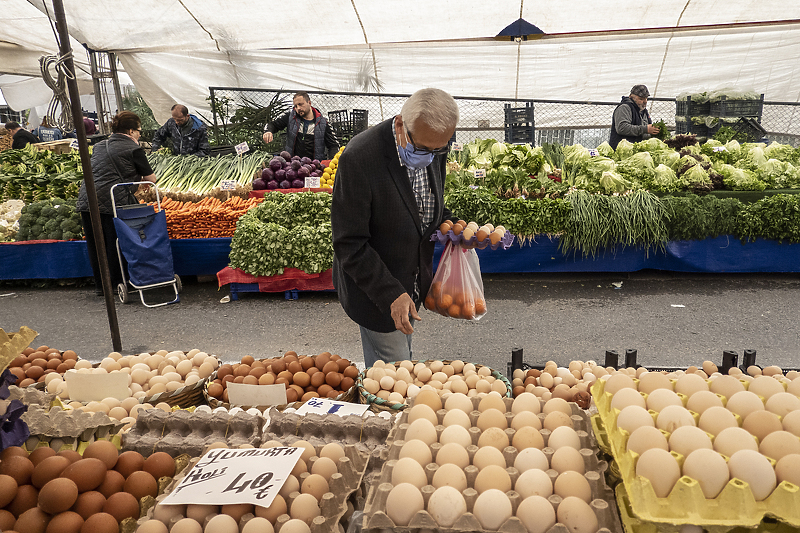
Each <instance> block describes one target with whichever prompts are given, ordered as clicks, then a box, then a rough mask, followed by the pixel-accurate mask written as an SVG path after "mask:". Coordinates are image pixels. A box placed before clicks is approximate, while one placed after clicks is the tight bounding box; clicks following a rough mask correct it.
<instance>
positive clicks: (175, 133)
mask: <svg viewBox="0 0 800 533" xmlns="http://www.w3.org/2000/svg"><path fill="white" fill-rule="evenodd" d="M167 137H169V138H170V139H171V140H172V153H174V154H175V155H197V156H201V157H205V156H207V155H208V154H209V153H210V152H211V148H210V146H209V145H208V132H207V131H206V125H205V124H203V123H202V122H201V121H200V119H199V118H197V117H196V116H194V115H190V114H189V108H187V107H186V106H185V105H181V104H175V105H174V106H172V118H171V119H169V120H168V121H166V122H165V123H164V125H163V126H161V127H160V128H158V130H157V131H156V133H155V135H153V142H152V143H151V144H150V150H151V151H153V152H155V151H156V150H158V149H159V148H161V146H162V145H163V144H164V143H165V142H166V140H167Z"/></svg>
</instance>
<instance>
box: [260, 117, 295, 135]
mask: <svg viewBox="0 0 800 533" xmlns="http://www.w3.org/2000/svg"><path fill="white" fill-rule="evenodd" d="M287 126H289V113H286V114H285V115H283V116H280V117H278V118H277V119H275V120H274V121H273V122H270V123H268V124H267V125H266V126H265V127H264V131H268V132H270V133H275V132H277V131H281V130H285V129H286V128H287Z"/></svg>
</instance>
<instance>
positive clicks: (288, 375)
mask: <svg viewBox="0 0 800 533" xmlns="http://www.w3.org/2000/svg"><path fill="white" fill-rule="evenodd" d="M292 376H293V374H292V373H291V372H289V371H288V370H284V371H283V372H281V373H279V374H278V379H285V380H286V381H287V383H291V382H292Z"/></svg>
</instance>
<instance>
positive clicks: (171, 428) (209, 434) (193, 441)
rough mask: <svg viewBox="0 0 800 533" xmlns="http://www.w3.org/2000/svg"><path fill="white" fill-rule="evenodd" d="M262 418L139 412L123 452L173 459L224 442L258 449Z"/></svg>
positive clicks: (180, 412) (126, 434) (177, 412)
mask: <svg viewBox="0 0 800 533" xmlns="http://www.w3.org/2000/svg"><path fill="white" fill-rule="evenodd" d="M261 425H262V422H261V417H260V416H254V415H251V414H248V413H246V412H243V411H241V412H237V413H236V414H233V415H231V414H229V413H227V412H216V413H207V412H194V413H192V412H189V411H186V410H182V409H181V410H177V411H173V412H170V413H167V412H165V411H162V410H161V409H148V410H146V411H140V412H139V417H138V418H137V419H136V424H134V426H133V427H132V428H131V430H130V431H128V432H127V433H125V434H124V435H123V439H122V442H123V448H124V449H126V450H136V451H138V452H139V453H141V454H142V455H147V454H150V453H153V452H159V451H160V452H166V453H168V454H170V455H172V456H173V457H176V456H178V455H180V454H181V453H188V454H189V455H191V456H199V455H200V454H201V453H202V452H203V450H205V449H206V447H207V446H208V445H210V444H213V443H216V442H225V443H227V444H228V446H230V447H231V448H239V447H241V446H242V445H249V446H254V447H258V446H260V445H261V442H262V440H261Z"/></svg>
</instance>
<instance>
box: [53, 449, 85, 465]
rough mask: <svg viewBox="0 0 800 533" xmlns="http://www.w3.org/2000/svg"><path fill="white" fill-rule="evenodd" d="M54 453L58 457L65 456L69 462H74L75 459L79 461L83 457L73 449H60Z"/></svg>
mask: <svg viewBox="0 0 800 533" xmlns="http://www.w3.org/2000/svg"><path fill="white" fill-rule="evenodd" d="M56 455H57V456H59V457H66V458H67V459H69V462H70V463H74V462H75V461H80V460H81V459H83V456H82V455H81V454H79V453H78V452H76V451H75V450H61V451H60V452H58V453H57V454H56Z"/></svg>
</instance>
